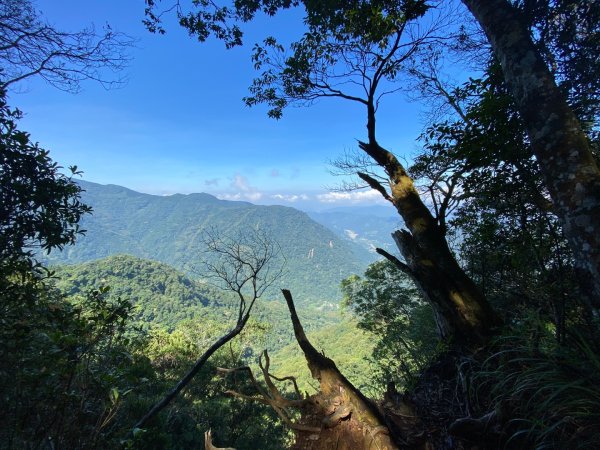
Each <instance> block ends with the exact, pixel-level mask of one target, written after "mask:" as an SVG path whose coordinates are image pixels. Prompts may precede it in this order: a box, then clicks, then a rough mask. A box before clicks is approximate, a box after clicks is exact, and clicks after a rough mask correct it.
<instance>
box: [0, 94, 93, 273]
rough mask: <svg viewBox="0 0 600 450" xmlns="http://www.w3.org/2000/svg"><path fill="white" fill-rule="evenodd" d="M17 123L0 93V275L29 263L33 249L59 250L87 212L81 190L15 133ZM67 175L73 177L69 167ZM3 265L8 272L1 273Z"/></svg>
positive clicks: (16, 114)
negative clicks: (21, 263) (19, 265)
mask: <svg viewBox="0 0 600 450" xmlns="http://www.w3.org/2000/svg"><path fill="white" fill-rule="evenodd" d="M20 118H21V113H20V112H19V111H18V110H12V109H10V107H9V106H8V105H7V104H6V100H5V97H4V94H3V93H0V185H1V186H2V190H0V211H2V212H1V213H0V258H1V260H2V270H12V269H11V267H12V268H13V269H14V267H15V265H16V264H17V261H19V260H20V261H21V262H23V261H29V262H30V265H33V264H34V261H33V254H34V249H35V248H36V247H39V248H41V249H43V250H45V251H47V252H49V251H50V250H52V249H56V248H58V249H61V248H63V247H64V246H65V245H67V244H71V243H73V242H74V241H75V238H76V237H77V236H78V235H79V234H81V230H80V229H79V226H78V225H77V223H78V222H79V220H80V219H81V217H83V215H84V214H86V213H88V212H90V208H89V207H88V206H86V205H84V204H83V203H81V202H80V196H81V187H80V186H79V185H77V184H76V183H74V182H73V181H72V179H71V177H68V176H66V175H63V174H62V173H61V172H60V169H62V168H61V167H60V166H59V165H58V164H57V163H55V162H53V161H52V160H51V159H50V157H49V153H48V151H47V150H44V149H42V148H40V147H39V146H38V144H37V143H33V142H31V141H30V139H29V134H28V133H27V132H25V131H21V130H19V129H18V126H17V121H18V120H19V119H20ZM70 171H71V173H72V174H76V173H77V168H76V167H71V168H70ZM7 265H10V266H11V267H9V268H6V266H7Z"/></svg>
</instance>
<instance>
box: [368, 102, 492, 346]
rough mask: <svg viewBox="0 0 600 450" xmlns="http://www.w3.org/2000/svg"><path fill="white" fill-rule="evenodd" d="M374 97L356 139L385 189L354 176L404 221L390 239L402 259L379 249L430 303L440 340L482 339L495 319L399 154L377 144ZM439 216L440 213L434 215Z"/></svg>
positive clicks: (469, 341) (466, 341)
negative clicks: (381, 174)
mask: <svg viewBox="0 0 600 450" xmlns="http://www.w3.org/2000/svg"><path fill="white" fill-rule="evenodd" d="M374 104H375V103H374V95H373V96H372V97H370V98H369V103H368V121H367V130H368V137H369V140H368V142H360V143H359V146H360V148H361V150H363V151H364V152H365V153H367V154H368V155H369V156H370V157H371V158H372V159H373V160H374V161H375V162H376V163H377V164H378V165H379V166H380V167H381V168H382V169H383V170H384V171H385V173H386V175H387V177H388V182H389V188H384V186H383V185H382V184H381V182H380V181H378V180H375V179H374V178H373V177H371V176H369V175H367V174H365V173H361V172H359V173H358V176H359V177H360V178H362V179H363V180H364V181H365V182H367V183H368V184H369V185H370V186H371V188H373V189H376V190H377V191H379V192H380V193H381V194H382V195H383V197H384V198H385V199H386V200H388V201H389V202H391V203H392V204H393V205H394V207H395V208H396V210H397V211H398V213H399V214H400V216H401V217H402V219H403V220H404V223H405V225H406V228H407V229H406V230H399V231H396V232H394V233H393V235H392V237H393V238H394V241H395V242H396V245H397V246H398V249H399V250H400V253H401V254H402V256H403V257H404V260H405V262H401V261H399V260H398V259H397V258H395V257H393V256H392V255H389V254H388V253H387V252H385V251H382V250H380V249H378V252H379V253H381V254H382V255H383V256H386V257H387V258H388V259H391V260H392V261H393V262H394V263H395V264H396V266H397V267H398V268H400V269H401V270H402V271H404V272H405V273H406V274H408V275H409V276H410V277H411V278H412V279H413V280H414V282H415V284H416V285H417V286H418V287H419V288H420V290H421V292H422V293H423V295H424V297H425V299H426V300H428V302H429V304H430V305H431V306H432V308H433V311H434V315H435V318H436V324H437V327H438V333H439V335H440V337H441V338H442V339H452V340H453V341H454V342H456V343H458V344H459V345H470V344H472V343H474V342H478V341H483V340H485V339H486V338H487V337H488V336H490V335H491V334H492V332H493V331H492V330H493V329H494V327H495V326H497V325H498V324H499V323H500V321H499V318H498V316H497V315H496V313H495V312H494V310H493V309H492V307H491V306H490V305H489V303H488V302H487V300H486V298H485V296H484V295H483V293H482V292H481V291H480V290H479V289H478V287H477V286H476V285H475V283H474V282H473V281H472V280H471V278H470V277H469V276H468V275H467V274H466V273H465V271H464V270H463V269H462V268H461V267H460V266H459V264H458V262H457V261H456V258H455V257H454V255H453V253H452V252H451V250H450V248H449V246H448V242H447V241H446V231H445V227H444V226H442V225H441V224H442V223H443V222H444V220H443V217H439V218H438V219H436V218H435V217H434V216H433V215H432V214H431V212H430V211H429V209H428V208H427V207H426V206H425V204H424V203H423V201H422V200H421V197H420V195H419V193H418V191H417V189H416V188H415V185H414V182H413V180H412V178H411V177H410V176H409V175H408V173H407V171H406V169H405V168H404V166H403V165H402V164H401V163H400V161H399V160H398V158H396V156H395V155H394V154H393V153H391V152H390V151H388V150H386V149H385V148H383V147H381V146H380V145H379V143H378V142H377V139H376V136H375V107H374ZM439 214H440V215H441V216H443V214H444V212H440V213H439Z"/></svg>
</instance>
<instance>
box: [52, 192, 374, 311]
mask: <svg viewBox="0 0 600 450" xmlns="http://www.w3.org/2000/svg"><path fill="white" fill-rule="evenodd" d="M80 184H81V186H82V187H83V188H84V189H85V193H84V194H83V202H84V203H86V204H88V205H90V206H92V208H93V210H94V212H93V214H92V215H91V216H87V217H85V218H84V220H83V221H82V223H81V227H82V228H83V229H85V230H87V232H86V234H85V236H83V237H81V238H80V239H79V240H78V242H77V244H76V245H74V246H71V247H68V248H66V249H65V250H64V251H63V252H53V253H52V254H51V255H49V259H50V262H51V263H54V264H56V263H80V262H85V261H91V260H94V259H98V258H103V257H106V256H110V255H116V254H130V255H134V256H138V257H141V258H148V259H153V260H157V261H161V262H164V263H167V264H169V265H171V266H173V267H175V268H177V269H180V270H183V271H185V272H186V273H187V274H192V275H193V274H195V273H197V272H198V271H199V270H200V267H201V261H202V258H206V257H207V254H206V253H203V251H204V243H203V233H204V232H205V231H206V230H207V229H215V230H218V232H219V233H221V234H223V235H228V236H232V237H235V236H236V235H238V234H240V233H244V232H247V231H248V230H251V229H261V230H263V231H265V232H266V233H267V234H268V235H269V237H271V238H272V239H273V241H276V242H277V243H279V245H281V250H282V254H283V256H284V257H285V260H286V270H285V274H284V276H283V277H282V278H281V279H280V280H279V281H278V284H277V285H276V286H274V288H273V289H272V290H271V291H270V292H269V296H270V297H276V296H278V288H280V287H285V288H287V289H290V290H292V292H294V295H295V296H296V298H297V299H298V302H299V303H312V304H322V303H325V302H334V303H335V302H336V301H337V300H338V299H339V288H338V286H339V282H340V281H341V280H342V279H343V278H345V277H347V276H348V275H350V274H352V273H361V272H362V271H363V269H364V267H365V265H366V264H365V263H366V262H367V261H368V260H369V256H368V253H367V252H366V250H365V249H364V248H361V247H360V246H358V245H355V244H353V243H352V242H348V241H346V240H344V239H340V238H339V237H337V236H336V235H335V233H333V232H332V231H331V230H329V229H327V228H325V227H324V226H322V225H320V224H318V223H316V222H315V221H313V220H311V219H310V218H309V217H308V216H307V215H306V214H305V213H303V212H300V211H298V210H296V209H293V208H288V207H283V206H257V205H253V204H250V203H246V202H231V201H225V200H219V199H217V198H216V197H213V196H211V195H209V194H190V195H181V194H176V195H172V196H162V197H161V196H155V195H148V194H142V193H139V192H135V191H132V190H129V189H126V188H124V187H120V186H114V185H107V186H103V185H99V184H95V183H90V182H85V181H80Z"/></svg>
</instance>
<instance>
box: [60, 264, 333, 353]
mask: <svg viewBox="0 0 600 450" xmlns="http://www.w3.org/2000/svg"><path fill="white" fill-rule="evenodd" d="M53 270H54V271H55V274H56V277H57V279H56V280H54V283H55V286H56V287H57V288H58V289H59V290H61V291H62V292H63V293H65V294H67V295H69V296H75V297H79V296H84V295H85V293H86V292H87V291H88V290H89V289H99V288H100V287H102V286H106V285H108V286H110V287H111V290H110V293H111V295H113V296H121V297H123V298H127V299H129V301H131V303H132V304H133V305H134V306H135V309H134V311H133V313H132V315H133V318H135V319H136V320H138V321H140V322H141V323H144V324H148V323H151V324H156V325H159V326H161V327H164V328H165V329H167V330H168V331H172V330H174V329H175V327H176V326H177V324H178V323H180V322H182V321H185V320H196V321H204V320H205V319H206V320H210V321H218V322H222V323H228V324H230V325H232V324H233V323H234V320H235V315H236V314H237V310H236V309H235V304H236V299H235V298H232V297H231V295H230V293H227V292H224V291H221V290H218V289H215V288H214V287H212V286H210V285H207V284H205V283H200V282H198V281H196V280H193V279H190V278H188V277H187V276H185V274H183V273H182V272H179V271H177V270H175V269H173V268H172V267H169V266H168V265H166V264H162V263H159V262H156V261H150V260H144V259H140V258H136V257H133V256H127V255H117V256H111V257H108V258H103V259H100V260H96V261H91V262H88V263H83V264H74V265H67V266H56V267H53ZM299 311H300V312H301V314H302V316H303V318H304V325H305V328H306V329H307V330H309V331H310V330H315V329H319V328H322V327H324V326H326V325H331V324H334V323H337V322H338V321H339V316H338V313H337V312H336V311H334V310H329V309H322V308H316V307H300V308H299ZM253 317H255V318H256V320H258V321H260V322H264V323H269V324H270V325H271V328H272V330H271V332H270V333H268V334H267V336H266V337H265V339H266V343H265V346H266V347H265V348H268V349H269V350H270V351H275V350H277V349H280V348H281V347H283V346H285V345H287V344H289V343H290V342H292V341H293V340H294V332H293V330H292V327H291V326H290V322H289V312H288V310H287V307H286V306H285V304H284V303H283V302H280V301H263V300H262V299H261V300H260V301H259V302H258V303H257V305H256V309H255V310H254V311H253ZM256 350H258V351H260V350H262V349H256Z"/></svg>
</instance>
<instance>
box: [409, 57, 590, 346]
mask: <svg viewBox="0 0 600 450" xmlns="http://www.w3.org/2000/svg"><path fill="white" fill-rule="evenodd" d="M452 98H453V101H454V102H455V104H457V105H459V107H460V110H461V111H462V115H463V117H462V118H461V119H460V120H456V121H451V120H446V121H442V122H440V123H437V124H434V125H432V126H431V127H429V128H428V129H427V130H426V132H425V133H424V134H423V135H422V137H421V139H422V140H423V142H424V144H425V151H424V153H423V154H421V155H420V156H419V157H417V158H416V160H415V164H414V166H413V167H412V168H411V170H412V173H413V175H414V176H415V177H416V178H420V179H428V180H432V181H433V180H438V181H436V183H437V182H439V180H448V182H451V183H453V185H454V189H455V191H457V192H460V194H459V196H456V197H455V198H454V199H453V201H455V202H456V204H455V209H454V211H453V212H452V215H451V216H450V218H449V223H448V225H449V227H448V228H449V232H450V234H452V235H454V236H455V238H456V240H457V241H458V250H459V255H460V258H461V259H462V261H463V263H464V265H465V266H466V269H467V270H468V272H469V274H470V275H471V277H472V278H473V279H474V281H475V282H476V283H477V284H478V285H479V286H480V288H481V289H482V290H483V292H484V293H485V295H486V296H487V298H488V299H489V300H490V301H491V302H492V303H493V304H494V305H495V306H496V308H498V309H499V310H501V311H502V312H503V313H504V314H505V316H506V317H507V318H508V319H509V320H518V318H519V317H520V316H521V315H522V314H524V310H527V309H539V310H540V311H542V312H543V314H544V315H545V316H546V317H547V318H549V319H551V320H552V321H553V322H554V324H555V330H556V333H557V338H558V339H562V336H563V335H564V333H565V328H566V327H567V326H568V325H569V324H573V322H575V323H578V324H581V321H580V320H579V319H578V318H577V317H578V316H579V315H580V308H581V307H582V306H581V301H580V298H579V297H580V295H579V287H578V286H577V283H576V277H575V269H574V267H573V259H572V255H571V252H570V248H569V246H568V244H567V242H566V239H565V237H564V236H563V233H562V227H561V225H560V223H559V221H558V219H557V217H556V216H555V215H554V213H553V210H552V205H551V202H550V201H549V200H548V198H549V195H548V193H547V191H546V189H545V188H544V182H543V179H542V176H541V173H540V171H539V168H538V165H537V161H536V160H535V158H534V157H533V154H532V152H531V148H530V145H529V140H528V137H527V134H526V131H525V127H524V125H523V122H522V119H521V118H520V116H519V114H518V113H517V112H516V107H515V105H514V102H513V100H512V98H511V96H510V95H509V94H508V92H507V91H506V87H505V86H504V83H503V81H502V79H501V76H500V72H499V66H498V65H496V64H492V65H490V67H489V68H488V73H487V74H486V77H485V78H484V79H482V80H470V81H469V82H468V83H466V84H465V85H463V86H462V87H460V88H458V89H456V90H455V91H454V92H453V93H452Z"/></svg>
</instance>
